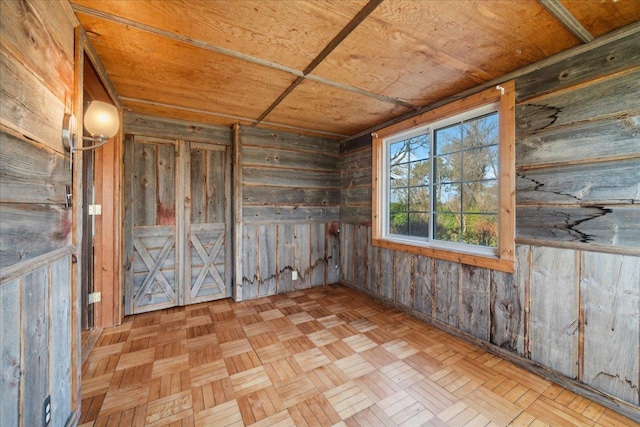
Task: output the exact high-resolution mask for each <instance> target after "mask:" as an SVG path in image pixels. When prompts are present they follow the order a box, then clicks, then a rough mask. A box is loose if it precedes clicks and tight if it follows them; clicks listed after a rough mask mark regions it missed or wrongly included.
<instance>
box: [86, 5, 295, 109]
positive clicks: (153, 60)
mask: <svg viewBox="0 0 640 427" xmlns="http://www.w3.org/2000/svg"><path fill="white" fill-rule="evenodd" d="M78 16H79V18H80V20H81V22H82V23H83V26H84V27H85V29H86V30H87V34H88V36H89V38H90V39H91V42H92V43H93V45H94V46H95V48H96V51H97V52H98V55H99V56H100V58H101V59H102V62H103V63H104V66H105V68H106V69H107V70H109V75H110V77H111V80H112V81H113V85H114V86H115V88H116V90H117V91H118V94H119V95H120V96H122V97H126V98H134V99H140V100H146V101H154V102H159V103H162V104H166V105H175V106H178V107H187V108H192V109H197V110H202V111H211V112H213V113H217V112H222V113H224V114H226V115H233V116H241V117H250V118H252V119H255V118H257V117H258V116H260V114H261V113H262V112H263V111H264V110H265V109H266V108H268V107H269V105H270V104H271V103H272V102H273V101H274V100H275V99H276V98H277V97H278V96H279V95H280V94H281V93H282V92H283V91H284V90H285V89H286V88H287V87H288V86H289V85H290V84H291V82H293V80H295V78H296V77H295V76H294V75H292V74H289V73H286V72H283V71H279V70H276V69H272V68H267V67H264V66H261V65H256V64H253V63H249V62H246V61H242V60H239V59H236V58H232V57H229V56H226V55H222V54H219V53H215V52H211V51H208V50H204V49H200V48H198V47H195V46H192V45H188V44H185V43H182V42H178V41H175V40H171V39H167V38H164V37H160V36H158V35H155V34H150V33H148V32H145V31H142V30H139V29H136V28H131V27H127V26H125V25H122V24H119V23H114V22H111V21H106V20H104V19H101V18H96V17H94V16H89V15H84V14H81V13H79V14H78Z"/></svg>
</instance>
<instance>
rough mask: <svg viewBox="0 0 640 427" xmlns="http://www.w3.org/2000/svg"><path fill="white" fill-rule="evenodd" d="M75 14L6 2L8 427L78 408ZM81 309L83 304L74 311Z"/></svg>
mask: <svg viewBox="0 0 640 427" xmlns="http://www.w3.org/2000/svg"><path fill="white" fill-rule="evenodd" d="M76 25H77V20H76V18H75V15H74V14H73V12H72V11H71V8H70V6H69V4H68V2H66V1H62V0H60V1H58V0H52V1H46V2H43V1H34V0H23V1H17V0H7V1H2V2H1V3H0V38H1V39H2V48H1V50H0V62H1V63H0V67H1V68H0V75H1V76H2V79H1V80H0V81H1V83H0V91H1V92H2V95H1V98H0V99H1V105H0V109H1V110H2V114H1V115H0V123H1V124H0V151H1V152H0V188H1V190H0V218H2V220H1V221H0V278H1V279H2V280H1V283H0V324H1V325H2V328H1V329H0V335H1V337H0V341H1V342H2V355H1V361H0V370H1V372H2V375H1V376H0V390H2V392H1V393H0V414H2V425H3V426H4V425H6V426H15V425H42V408H43V403H44V400H45V398H46V397H47V396H49V395H50V396H51V405H52V416H53V423H52V425H65V423H66V422H67V420H70V419H72V418H73V414H74V411H76V410H77V409H78V405H79V402H78V399H77V397H78V390H79V381H78V379H79V372H80V371H79V363H78V359H77V356H78V353H77V351H76V350H77V341H78V335H79V331H78V329H77V324H75V322H74V319H75V317H74V315H73V311H74V307H75V306H74V304H75V302H76V301H77V298H76V297H77V296H76V295H74V293H73V292H74V287H73V286H72V274H73V269H72V267H71V253H72V251H73V246H71V243H72V240H71V238H72V217H71V209H70V208H68V207H66V205H65V203H66V194H67V192H70V191H71V185H72V182H71V181H72V179H71V170H70V167H69V159H68V156H67V155H66V153H65V151H64V149H63V146H62V142H61V131H62V119H63V116H64V114H65V113H71V112H72V111H74V109H75V108H74V103H75V93H76V88H75V83H74V63H75V62H74V61H75V59H74V58H75V51H74V37H75V35H74V27H75V26H76ZM75 308H76V309H77V307H75Z"/></svg>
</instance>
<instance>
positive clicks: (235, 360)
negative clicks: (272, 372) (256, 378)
mask: <svg viewBox="0 0 640 427" xmlns="http://www.w3.org/2000/svg"><path fill="white" fill-rule="evenodd" d="M224 363H225V366H226V367H227V371H228V372H229V375H233V374H237V373H238V372H242V371H246V370H247V369H252V368H256V367H258V366H261V365H262V363H261V362H260V358H259V357H258V354H257V353H256V352H255V351H248V352H246V353H240V354H236V355H234V356H231V357H226V358H225V359H224Z"/></svg>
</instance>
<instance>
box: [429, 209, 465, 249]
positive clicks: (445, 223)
mask: <svg viewBox="0 0 640 427" xmlns="http://www.w3.org/2000/svg"><path fill="white" fill-rule="evenodd" d="M460 218H461V215H459V214H458V215H455V214H446V213H443V214H441V213H439V214H435V215H434V221H435V227H434V237H435V238H436V239H438V240H444V241H446V242H459V241H460V238H461V237H462V232H461V227H460Z"/></svg>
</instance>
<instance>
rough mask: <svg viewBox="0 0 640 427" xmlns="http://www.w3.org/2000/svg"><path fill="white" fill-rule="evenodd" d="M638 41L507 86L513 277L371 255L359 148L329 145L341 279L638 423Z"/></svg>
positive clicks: (366, 143)
mask: <svg viewBox="0 0 640 427" xmlns="http://www.w3.org/2000/svg"><path fill="white" fill-rule="evenodd" d="M639 45H640V36H639V35H638V34H635V35H632V36H629V37H626V38H622V39H620V40H618V41H615V42H612V43H610V44H606V45H603V46H600V47H598V48H595V49H593V50H591V51H589V52H586V53H582V54H580V55H577V56H575V57H572V58H571V59H569V60H566V61H562V62H558V63H556V64H554V65H551V66H548V67H543V68H540V69H537V70H535V71H532V72H530V73H529V74H525V75H523V76H521V77H518V78H517V79H516V80H515V84H516V160H515V162H516V164H515V166H516V172H517V178H516V219H515V222H516V273H515V274H508V273H503V272H498V271H493V270H489V269H484V268H478V267H472V266H468V265H463V264H458V263H455V262H450V261H445V260H436V259H432V258H428V257H424V256H420V255H414V254H410V253H405V252H399V251H393V250H390V249H385V248H378V247H374V246H372V245H371V238H372V236H371V221H372V219H371V218H372V211H371V186H372V183H371V177H372V169H371V164H372V151H371V137H369V136H365V137H361V138H358V139H354V140H351V141H347V142H344V143H342V145H341V159H340V171H341V183H342V197H341V217H340V221H341V224H340V250H341V252H340V253H341V260H340V266H341V282H342V283H344V284H346V285H348V286H351V287H353V288H356V289H359V290H362V291H363V292H366V293H367V294H370V295H372V296H374V297H376V298H379V299H380V300H382V301H384V302H386V303H388V304H390V305H392V306H394V307H397V308H400V309H403V310H406V311H407V312H409V313H411V314H413V315H414V316H416V317H419V318H421V319H424V320H426V321H427V322H429V323H432V324H435V325H436V326H438V327H441V328H443V329H445V330H447V331H449V332H452V333H454V334H456V335H458V336H462V337H465V338H466V339H468V340H470V341H472V342H474V343H476V344H477V345H480V346H481V347H483V348H486V349H489V350H490V351H493V352H496V353H499V354H501V355H503V356H506V357H512V359H513V360H515V361H517V363H519V364H521V365H525V366H528V367H529V368H530V369H533V370H534V371H536V372H539V373H541V374H543V375H546V376H547V377H549V378H553V379H554V381H557V382H559V383H561V384H563V385H565V386H566V387H568V388H570V389H572V390H575V391H577V392H579V393H582V394H583V395H586V396H589V397H591V398H594V399H596V400H597V401H598V402H600V403H602V404H604V405H606V406H608V407H610V408H613V409H615V410H617V411H619V412H621V413H623V414H626V415H628V416H630V417H632V418H634V419H635V420H636V421H640V410H639V407H638V405H639V396H640V392H639V389H638V385H639V382H640V380H639V354H638V348H639V340H640V315H639V308H638V307H639V306H640V299H639V294H640V206H639V205H638V203H639V202H640V193H639V187H640V137H639V124H640V97H639V96H638V94H639V93H640V56H639V55H638V49H637V46H639Z"/></svg>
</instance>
